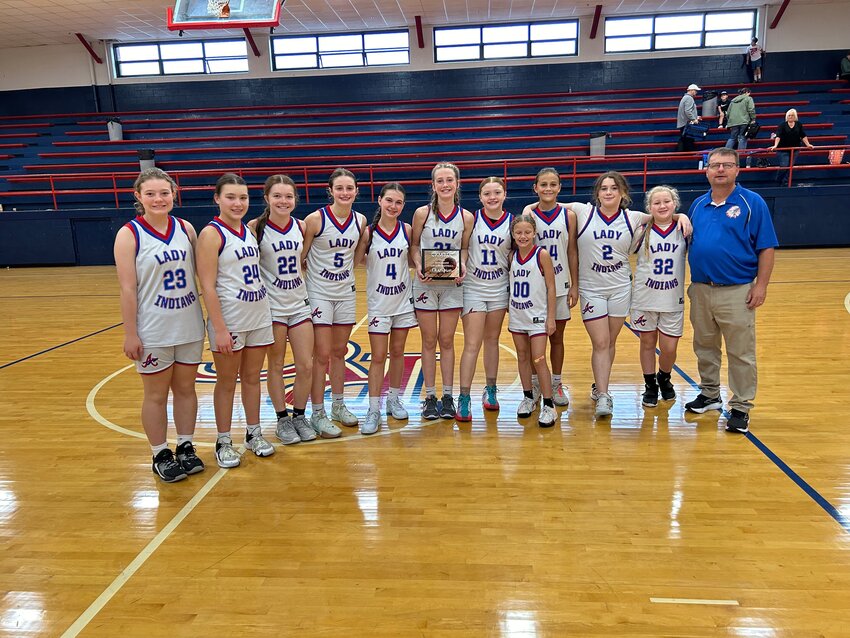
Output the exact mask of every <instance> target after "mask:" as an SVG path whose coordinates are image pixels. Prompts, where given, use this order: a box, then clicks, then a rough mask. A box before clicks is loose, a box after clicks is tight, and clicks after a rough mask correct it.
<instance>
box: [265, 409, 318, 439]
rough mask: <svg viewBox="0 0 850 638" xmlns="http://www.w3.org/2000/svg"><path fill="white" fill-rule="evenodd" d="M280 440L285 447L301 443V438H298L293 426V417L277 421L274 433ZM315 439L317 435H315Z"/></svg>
mask: <svg viewBox="0 0 850 638" xmlns="http://www.w3.org/2000/svg"><path fill="white" fill-rule="evenodd" d="M274 433H275V435H276V436H277V438H278V440H280V442H281V443H283V444H284V445H292V444H293V443H301V437H300V436H298V432H296V431H295V428H294V427H293V426H292V417H291V416H282V417H280V418H279V419H278V420H277V427H276V428H275V431H274ZM313 438H315V435H313Z"/></svg>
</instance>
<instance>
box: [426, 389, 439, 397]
mask: <svg viewBox="0 0 850 638" xmlns="http://www.w3.org/2000/svg"><path fill="white" fill-rule="evenodd" d="M425 396H426V397H435V396H437V388H436V386H431V387H430V388H427V387H426V388H425Z"/></svg>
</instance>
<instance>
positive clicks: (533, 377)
mask: <svg viewBox="0 0 850 638" xmlns="http://www.w3.org/2000/svg"><path fill="white" fill-rule="evenodd" d="M531 385H533V386H537V387H538V388H539V387H540V381H539V380H538V379H537V375H536V374H532V375H531Z"/></svg>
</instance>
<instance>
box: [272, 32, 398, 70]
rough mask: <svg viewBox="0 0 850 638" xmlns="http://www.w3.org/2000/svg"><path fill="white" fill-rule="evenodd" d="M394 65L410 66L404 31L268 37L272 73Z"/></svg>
mask: <svg viewBox="0 0 850 638" xmlns="http://www.w3.org/2000/svg"><path fill="white" fill-rule="evenodd" d="M394 64H410V34H409V33H408V32H407V31H379V32H371V33H340V34H333V35H319V36H313V35H311V36H277V37H272V68H273V69H274V70H275V71H285V70H290V69H334V68H340V67H356V66H389V65H394Z"/></svg>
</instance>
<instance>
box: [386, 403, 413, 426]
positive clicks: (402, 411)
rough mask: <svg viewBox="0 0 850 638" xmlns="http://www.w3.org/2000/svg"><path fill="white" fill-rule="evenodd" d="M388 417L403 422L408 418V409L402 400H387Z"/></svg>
mask: <svg viewBox="0 0 850 638" xmlns="http://www.w3.org/2000/svg"><path fill="white" fill-rule="evenodd" d="M387 416H391V417H392V418H394V419H398V420H399V421H403V420H404V419H406V418H407V417H408V414H407V409H406V408H405V407H404V404H403V403H402V402H401V399H387Z"/></svg>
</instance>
